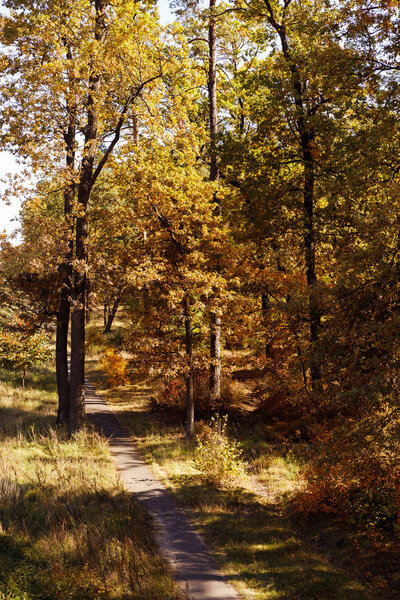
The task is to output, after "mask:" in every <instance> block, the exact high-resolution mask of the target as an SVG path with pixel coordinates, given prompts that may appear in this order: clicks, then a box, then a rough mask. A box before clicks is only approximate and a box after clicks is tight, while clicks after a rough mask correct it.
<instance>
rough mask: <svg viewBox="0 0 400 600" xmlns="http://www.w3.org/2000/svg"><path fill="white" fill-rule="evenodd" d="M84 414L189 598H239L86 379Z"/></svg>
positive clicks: (112, 414)
mask: <svg viewBox="0 0 400 600" xmlns="http://www.w3.org/2000/svg"><path fill="white" fill-rule="evenodd" d="M85 390H86V412H87V414H88V415H89V417H90V418H91V420H92V421H93V423H94V424H95V425H96V426H97V427H98V428H100V429H101V430H102V431H103V432H104V434H105V435H106V436H107V437H108V438H109V445H110V449H111V452H112V455H113V458H114V462H115V464H116V466H117V469H118V470H119V473H120V476H121V479H122V481H123V483H124V485H125V487H126V489H127V490H128V491H129V492H131V493H132V494H134V496H135V497H136V498H137V499H138V500H139V501H140V502H142V503H143V504H144V505H145V506H146V507H147V509H148V511H149V513H150V514H151V515H152V517H153V519H154V521H155V524H156V539H157V543H158V545H159V548H160V551H161V554H162V555H163V557H164V559H165V560H166V562H167V563H168V565H169V566H170V567H171V568H172V570H173V572H174V574H175V578H176V580H177V582H178V584H179V585H180V587H181V588H182V590H183V591H184V592H187V597H188V599H190V600H239V596H238V594H237V593H236V591H235V590H234V588H233V587H232V586H231V585H230V584H228V583H227V582H226V580H225V578H224V576H223V575H222V574H221V572H220V571H219V569H218V567H217V566H216V564H215V561H214V559H213V558H212V556H211V554H210V551H209V549H208V548H207V546H206V544H205V543H204V542H203V540H202V539H201V537H200V536H199V535H198V534H197V533H196V532H195V530H194V529H193V526H192V525H191V523H190V522H189V520H188V519H187V517H186V515H185V513H184V512H183V510H181V509H180V508H178V507H177V506H176V504H175V502H174V500H173V498H172V496H171V494H170V492H169V491H168V490H167V489H166V488H165V487H164V486H163V485H162V483H160V481H158V480H157V479H156V478H155V476H154V475H153V473H152V471H151V470H150V468H149V467H148V466H147V465H146V464H145V463H144V461H143V459H142V458H141V457H140V455H139V454H138V453H137V451H136V450H135V447H134V445H133V443H132V441H131V438H130V436H129V433H128V432H127V430H126V429H125V428H124V427H123V426H122V425H121V423H120V421H119V420H118V419H117V417H116V415H115V414H114V412H113V411H112V409H111V408H110V406H108V405H107V403H106V402H105V400H103V398H101V397H100V396H98V395H97V394H96V392H95V389H94V387H93V386H92V385H91V384H90V383H89V382H88V381H87V380H86V381H85Z"/></svg>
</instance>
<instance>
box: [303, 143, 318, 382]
mask: <svg viewBox="0 0 400 600" xmlns="http://www.w3.org/2000/svg"><path fill="white" fill-rule="evenodd" d="M311 142H312V140H311V138H310V136H306V135H305V136H302V146H303V157H304V163H305V166H304V255H305V265H306V276H307V286H308V311H309V320H310V342H311V364H310V373H311V384H312V388H313V389H314V390H315V389H316V388H317V387H318V385H319V383H318V382H319V380H320V379H321V365H320V361H319V358H318V356H317V352H316V347H315V346H316V343H317V342H318V337H319V330H320V328H321V313H320V310H319V307H318V299H317V297H316V286H317V274H316V270H315V231H314V180H315V174H314V160H313V155H312V148H311Z"/></svg>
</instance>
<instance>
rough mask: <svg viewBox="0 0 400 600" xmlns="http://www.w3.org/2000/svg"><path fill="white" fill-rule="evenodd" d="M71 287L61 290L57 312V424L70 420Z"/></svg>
mask: <svg viewBox="0 0 400 600" xmlns="http://www.w3.org/2000/svg"><path fill="white" fill-rule="evenodd" d="M69 313H70V304H69V289H68V288H67V287H66V286H64V287H63V288H62V290H61V298H60V306H59V309H58V312H57V331H56V375H57V391H58V409H57V420H56V424H57V425H60V424H62V423H67V422H68V415H69V393H70V392H69V374H68V328H69Z"/></svg>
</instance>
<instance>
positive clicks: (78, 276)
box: [68, 193, 87, 434]
mask: <svg viewBox="0 0 400 600" xmlns="http://www.w3.org/2000/svg"><path fill="white" fill-rule="evenodd" d="M82 200H84V198H83V197H82V193H81V194H79V193H78V201H80V203H81V204H82V209H81V215H82V216H80V217H79V218H78V219H77V223H76V250H75V252H76V258H77V259H78V260H79V263H80V265H81V268H79V266H78V268H77V269H76V270H75V273H74V281H73V297H72V313H71V375H70V392H71V395H70V399H71V400H70V411H69V423H68V425H69V432H70V434H72V433H74V432H75V431H78V430H79V429H81V428H82V427H83V425H84V422H85V316H86V315H85V301H86V274H85V272H84V270H83V269H84V266H85V262H86V258H87V257H86V242H87V217H86V207H87V203H84V202H82Z"/></svg>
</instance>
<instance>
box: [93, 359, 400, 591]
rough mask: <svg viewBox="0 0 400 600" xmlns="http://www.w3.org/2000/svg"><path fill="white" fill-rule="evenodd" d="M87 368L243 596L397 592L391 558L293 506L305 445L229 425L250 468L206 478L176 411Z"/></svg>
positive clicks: (143, 388)
mask: <svg viewBox="0 0 400 600" xmlns="http://www.w3.org/2000/svg"><path fill="white" fill-rule="evenodd" d="M87 375H88V377H89V379H90V381H91V382H92V383H93V384H94V385H95V386H96V390H97V392H98V393H99V394H100V395H101V396H103V397H104V398H105V399H106V400H107V402H109V403H110V404H111V406H112V408H113V410H114V411H116V412H117V414H118V416H119V418H120V419H121V421H122V422H123V423H124V424H125V425H126V426H128V428H129V429H130V431H131V434H132V437H133V439H134V441H135V444H136V445H137V447H138V448H139V450H140V452H141V453H142V456H143V457H144V458H145V460H146V461H147V462H148V463H149V464H150V465H151V466H152V469H153V471H154V473H155V474H156V475H157V476H158V477H159V479H160V480H161V481H162V482H163V483H164V484H165V485H166V486H167V487H169V489H170V490H171V491H172V493H173V495H174V497H175V499H176V501H177V503H178V504H179V505H180V506H182V507H183V508H184V509H185V511H186V513H187V515H188V516H189V518H190V519H191V521H192V522H193V523H194V525H195V527H196V528H197V530H198V531H199V533H201V535H202V536H203V537H204V539H205V540H206V542H207V544H208V545H209V546H210V547H211V548H212V550H213V552H214V555H215V557H216V560H217V562H218V564H219V565H220V567H221V569H222V570H223V572H224V573H225V574H226V575H227V577H228V579H229V581H231V582H232V583H233V584H234V585H235V586H236V588H237V589H238V591H239V593H240V594H241V595H242V597H243V598H245V599H246V600H250V599H252V600H275V599H280V600H376V598H377V597H380V598H382V599H385V600H389V599H390V600H395V599H396V598H397V599H398V598H399V597H400V578H398V580H392V581H391V585H390V586H389V585H388V581H387V578H386V577H385V569H386V568H387V567H388V568H389V569H391V571H393V564H392V563H393V561H395V560H397V557H393V556H389V557H388V556H387V555H386V554H385V553H384V552H382V553H380V554H376V552H375V550H374V548H373V545H372V544H371V540H370V539H369V538H368V536H367V535H365V534H363V533H360V532H357V531H350V530H349V528H347V527H345V526H341V525H340V524H337V523H335V522H332V520H330V519H328V518H327V519H321V518H320V517H318V518H315V519H308V520H307V521H305V518H304V516H303V515H302V514H300V513H299V512H298V510H297V509H296V505H295V503H294V502H293V497H294V496H295V493H296V491H297V490H298V489H299V487H300V486H301V485H302V482H301V478H300V476H299V472H300V468H299V466H300V457H301V456H302V454H304V450H305V449H304V448H302V447H301V443H297V444H291V445H290V444H283V445H282V444H281V445H277V444H275V445H274V444H270V443H268V442H266V441H265V439H263V437H262V435H260V428H259V427H258V426H257V423H255V422H251V421H250V422H246V421H242V422H237V423H234V425H235V427H234V430H233V432H234V435H235V436H237V438H238V439H239V441H240V443H241V445H242V447H243V448H244V451H245V454H246V459H247V460H248V462H249V465H250V467H251V469H250V470H249V474H248V475H246V476H245V477H243V478H242V480H241V481H240V483H239V485H238V486H236V487H235V488H230V489H225V488H222V487H221V488H218V487H215V486H211V485H204V483H203V482H202V481H201V479H200V478H199V473H198V471H197V470H196V469H195V468H194V465H193V453H194V446H195V442H189V443H188V442H187V441H186V440H185V436H184V426H183V421H184V418H183V417H182V415H179V414H178V413H171V412H167V411H165V410H164V411H161V410H158V411H157V410H154V406H152V402H151V395H152V390H151V388H150V387H149V386H148V385H146V383H145V382H144V383H142V384H141V385H139V384H137V385H127V386H123V387H117V388H113V389H110V388H108V387H107V384H106V381H105V377H104V374H103V372H102V370H101V368H100V367H99V361H98V357H96V356H93V357H92V358H91V359H89V361H88V365H87ZM388 561H389V563H390V564H388ZM394 571H396V569H395V568H394Z"/></svg>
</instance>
